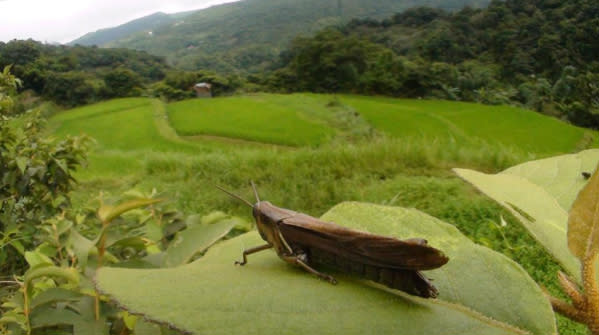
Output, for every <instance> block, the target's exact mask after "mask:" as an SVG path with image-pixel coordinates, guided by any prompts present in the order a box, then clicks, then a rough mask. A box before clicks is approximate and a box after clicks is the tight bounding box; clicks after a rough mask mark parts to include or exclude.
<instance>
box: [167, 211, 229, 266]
mask: <svg viewBox="0 0 599 335" xmlns="http://www.w3.org/2000/svg"><path fill="white" fill-rule="evenodd" d="M237 221H238V220H235V219H228V220H224V221H221V222H218V223H213V224H196V225H193V226H191V227H189V228H187V229H185V230H183V231H180V232H178V233H177V234H176V235H175V238H174V239H173V241H172V242H171V244H170V245H169V247H168V249H167V250H166V257H165V258H164V266H165V267H173V266H177V265H181V264H185V263H187V262H189V261H190V260H191V258H192V257H193V255H195V254H197V253H200V252H203V251H206V249H208V248H209V247H210V246H211V245H213V244H214V243H216V241H218V240H220V239H221V238H223V237H224V236H225V235H227V234H228V233H229V232H230V231H231V229H233V227H235V225H236V224H237Z"/></svg>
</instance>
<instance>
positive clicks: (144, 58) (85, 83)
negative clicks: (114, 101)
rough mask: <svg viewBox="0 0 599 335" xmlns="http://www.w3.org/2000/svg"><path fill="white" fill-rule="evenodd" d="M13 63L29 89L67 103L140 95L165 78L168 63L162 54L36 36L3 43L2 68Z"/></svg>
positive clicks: (67, 104) (60, 102)
mask: <svg viewBox="0 0 599 335" xmlns="http://www.w3.org/2000/svg"><path fill="white" fill-rule="evenodd" d="M11 64H13V65H14V66H13V72H14V74H15V75H16V76H17V77H20V78H21V79H23V81H24V84H23V85H22V89H23V90H32V91H33V92H35V93H36V94H37V95H40V96H42V97H44V98H46V99H49V100H52V101H54V102H55V103H57V104H59V105H63V106H76V105H83V104H87V103H90V102H94V101H98V100H101V99H104V98H107V97H121V96H130V95H140V94H141V88H142V87H143V85H145V84H146V83H148V82H153V81H157V80H160V79H162V78H163V77H164V72H165V71H166V70H167V68H168V67H167V65H166V64H165V62H164V60H163V59H162V58H160V57H156V56H151V55H149V54H147V53H144V52H138V51H132V50H126V49H99V48H96V47H82V46H75V47H65V46H52V45H47V44H42V43H39V42H35V41H32V40H27V41H20V40H14V41H11V42H8V43H0V68H1V67H4V66H7V65H11Z"/></svg>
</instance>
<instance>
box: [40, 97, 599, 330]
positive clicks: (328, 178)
mask: <svg viewBox="0 0 599 335" xmlns="http://www.w3.org/2000/svg"><path fill="white" fill-rule="evenodd" d="M339 103H340V105H339ZM331 104H332V105H335V106H333V107H331ZM206 105H211V106H212V108H213V110H212V111H210V112H209V113H205V114H215V115H216V117H215V118H208V116H209V115H200V114H202V113H203V110H202V108H200V107H202V106H204V107H205V106H206ZM218 106H220V107H222V109H220V108H217V107H218ZM247 106H250V107H251V109H250V110H251V111H252V112H250V113H247V112H244V111H243V110H244V109H245V108H246V107H247ZM165 109H168V112H169V114H170V118H171V121H172V124H173V125H174V126H175V127H176V128H178V129H179V130H181V129H182V128H183V127H187V130H188V131H189V132H192V133H193V132H196V131H197V132H200V130H201V129H208V128H206V127H207V126H210V127H213V128H212V129H213V130H214V129H216V130H215V132H216V133H219V134H225V133H224V131H225V130H226V131H227V132H229V133H231V134H236V136H240V135H239V134H242V133H245V134H248V130H251V131H252V132H255V131H256V129H251V128H253V126H251V127H248V126H246V125H245V122H246V120H244V118H247V121H248V122H255V121H256V120H259V122H255V123H254V124H253V125H255V126H256V127H257V126H261V125H264V124H267V128H266V129H270V130H273V129H276V126H277V125H276V124H273V123H280V124H279V125H278V126H279V127H283V128H282V129H285V130H284V131H274V132H270V133H269V132H266V133H265V134H266V135H264V134H262V136H266V137H267V138H268V140H269V141H273V142H276V143H283V142H285V140H281V138H284V137H285V136H287V137H293V138H294V139H293V141H299V142H295V144H307V145H308V146H305V147H301V146H300V147H296V148H294V149H288V148H285V147H279V146H269V145H254V144H252V143H247V144H243V145H242V144H240V143H237V142H228V141H219V140H209V139H201V141H193V142H186V141H184V140H182V139H180V138H178V137H177V136H176V134H174V132H173V131H172V129H170V128H169V127H168V124H167V123H166V121H167V119H166V110H165ZM277 111H282V113H283V115H284V116H285V117H284V118H274V119H273V118H269V117H268V115H272V113H276V112H277ZM292 111H293V112H292ZM356 111H357V112H358V114H357V115H358V116H356V113H355V112H356ZM219 113H220V114H219ZM231 115H235V116H236V117H239V118H240V119H239V120H237V121H236V122H237V123H231V122H227V121H225V120H226V117H227V116H231ZM348 115H349V116H355V117H356V119H353V120H352V121H351V122H349V123H347V122H345V123H344V122H341V123H340V122H339V120H338V118H344V117H347V116H348ZM360 117H362V118H360ZM252 120H254V121H252ZM366 120H367V121H368V122H370V123H371V124H372V125H373V127H374V128H375V129H377V131H379V132H382V133H386V134H388V136H374V137H372V136H370V137H368V136H366V137H361V138H360V137H359V138H358V139H357V140H353V141H350V142H347V141H344V139H345V138H346V137H344V136H340V134H341V135H343V134H345V133H346V132H348V131H350V130H348V129H347V128H348V125H356V124H357V125H358V126H364V123H366ZM200 122H201V123H200ZM301 122H307V124H308V125H311V126H310V127H308V126H307V125H303V126H302V127H303V128H301V129H304V131H296V130H294V129H291V128H289V127H290V126H293V125H294V124H295V123H301ZM233 125H237V126H236V127H234V126H233ZM50 126H51V128H52V129H54V130H55V132H56V134H58V135H60V136H62V135H65V134H78V133H80V132H82V131H84V132H87V133H89V134H90V135H91V136H93V137H94V138H96V140H97V141H98V144H97V147H96V150H95V151H94V153H93V154H92V156H91V160H90V165H89V167H88V168H87V169H85V170H82V171H81V172H79V173H78V177H79V179H80V180H81V181H82V184H81V187H80V189H79V190H78V191H77V192H76V193H75V194H74V200H75V202H76V203H85V202H87V201H88V200H90V199H92V198H94V197H95V196H96V195H97V194H98V192H100V191H107V192H108V193H109V194H118V193H120V192H123V191H125V190H128V189H131V188H136V189H139V190H142V191H146V192H147V191H150V190H151V189H152V188H157V189H158V191H160V192H162V193H163V194H164V196H165V197H167V198H169V199H172V205H173V206H174V207H176V208H178V209H179V210H182V211H183V212H185V213H187V214H192V213H204V214H205V213H207V212H209V211H212V210H215V209H218V210H222V211H226V212H231V213H235V214H237V215H241V216H244V217H246V218H247V219H248V220H250V215H249V211H248V209H247V208H246V207H243V205H241V204H239V203H237V202H234V201H231V200H230V199H229V198H228V197H226V196H224V195H223V194H222V193H221V192H219V191H218V190H216V189H215V188H214V187H213V185H214V184H215V183H216V184H219V185H223V186H226V187H228V188H230V189H232V190H233V191H234V192H237V193H239V194H240V195H241V196H243V197H245V198H247V199H251V198H252V197H253V196H252V194H251V191H250V189H249V187H248V186H247V182H248V180H254V181H255V182H256V183H257V185H258V188H259V191H260V194H261V196H262V198H264V199H268V200H271V201H272V202H273V203H274V204H277V205H281V206H283V207H287V208H292V209H294V210H298V211H302V212H305V213H309V214H311V215H314V216H319V215H321V214H322V213H324V212H325V211H326V210H328V209H329V208H330V207H332V206H333V205H334V204H336V203H339V202H341V201H345V200H356V201H365V202H372V203H381V204H392V205H398V206H404V207H415V208H418V209H420V210H422V211H425V212H427V213H429V214H431V215H434V216H436V217H439V218H441V219H442V220H445V221H447V222H450V223H452V224H454V225H456V226H457V227H458V228H459V229H460V230H461V231H462V232H464V233H465V234H466V235H467V236H469V237H470V238H471V239H473V240H474V241H476V242H478V243H482V244H485V245H487V246H489V247H491V248H493V249H495V250H498V251H501V252H503V253H505V254H507V255H508V256H510V257H512V258H514V259H515V260H516V261H518V262H519V263H521V264H523V265H524V267H525V268H526V269H527V270H528V271H529V273H530V274H531V275H532V276H533V278H534V279H535V280H537V281H539V282H541V283H542V284H543V285H544V286H546V287H548V288H549V290H550V291H551V292H552V293H554V294H558V292H559V291H558V290H557V289H556V287H557V283H556V280H555V272H556V271H557V269H558V266H557V265H556V263H555V262H554V261H553V260H552V259H551V258H550V257H549V256H548V255H547V254H546V253H545V251H544V250H543V249H542V248H541V247H540V246H538V244H536V242H535V241H534V240H532V238H531V237H530V236H529V235H528V234H527V233H526V232H525V231H524V229H523V228H522V227H521V226H520V225H519V224H517V223H516V222H515V221H514V219H513V218H511V217H510V216H509V214H507V213H506V212H503V211H502V210H501V209H500V208H499V207H498V206H497V205H495V204H494V203H493V202H492V201H490V200H488V199H487V198H485V197H483V196H481V195H480V194H478V193H477V192H475V191H474V190H473V189H472V188H471V187H470V186H468V185H466V184H465V183H464V182H462V181H461V180H459V179H457V178H456V177H455V176H454V175H453V174H452V173H451V172H450V171H449V168H451V167H454V166H460V167H471V168H475V169H479V170H486V171H498V170H501V169H504V168H506V167H508V166H511V165H513V164H516V163H518V162H522V161H524V160H529V159H532V158H536V157H541V156H546V155H551V154H559V153H563V152H571V151H575V150H578V149H580V148H578V147H577V146H578V145H579V143H580V141H581V139H583V137H584V136H585V135H584V134H585V131H583V130H581V129H578V128H575V127H571V126H569V125H566V124H564V123H561V122H559V121H555V120H553V119H549V118H546V117H542V116H540V115H538V114H535V113H533V112H528V111H522V110H519V109H513V108H506V107H484V106H479V105H473V104H462V103H451V102H441V101H413V100H394V99H386V98H373V97H356V96H341V97H334V96H330V95H313V94H301V95H259V96H251V97H234V98H223V99H213V100H209V101H208V100H192V101H185V102H180V103H176V104H172V105H170V106H167V107H165V106H164V105H163V104H162V103H160V102H159V101H157V100H151V99H139V98H137V99H119V100H113V101H110V102H106V103H101V104H96V105H92V106H87V107H83V108H78V109H74V110H70V111H66V112H63V113H60V114H58V115H55V116H54V117H53V118H52V119H51V121H50ZM218 126H220V127H222V128H221V129H218ZM312 127H314V128H312ZM312 129H319V131H324V132H325V133H326V134H331V133H332V134H336V135H337V137H335V138H333V139H331V140H330V141H323V140H322V137H314V134H313V132H312ZM518 129H521V130H518ZM249 133H250V134H251V132H249ZM315 133H318V132H315ZM519 133H522V134H523V135H519ZM557 134H559V136H556V135H557ZM591 137H592V138H593V139H595V143H596V138H597V136H596V134H595V133H593V135H592V136H591ZM315 138H316V139H317V140H314V139H315ZM325 138H326V139H328V137H325ZM433 138H435V139H436V140H431V139H433ZM254 139H255V138H254ZM298 139H299V140H298ZM448 139H449V140H448ZM313 141H314V142H313ZM314 143H320V146H318V147H314V146H311V145H313V144H314ZM519 145H522V146H523V148H524V149H514V148H512V146H519ZM500 215H503V217H505V218H507V220H508V225H507V226H506V227H501V226H500V225H499V224H498V223H499V222H500ZM559 324H560V329H561V331H562V333H564V334H566V333H567V334H573V333H580V334H583V333H584V332H579V331H580V329H579V328H576V327H574V326H572V324H571V323H569V322H566V321H564V320H563V319H560V321H559Z"/></svg>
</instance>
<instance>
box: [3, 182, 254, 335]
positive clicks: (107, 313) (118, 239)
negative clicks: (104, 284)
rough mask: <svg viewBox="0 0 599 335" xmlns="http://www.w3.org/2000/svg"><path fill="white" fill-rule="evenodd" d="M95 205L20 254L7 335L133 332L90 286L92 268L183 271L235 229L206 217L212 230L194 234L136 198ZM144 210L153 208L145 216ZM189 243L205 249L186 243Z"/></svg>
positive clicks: (170, 214) (205, 227) (203, 226)
mask: <svg viewBox="0 0 599 335" xmlns="http://www.w3.org/2000/svg"><path fill="white" fill-rule="evenodd" d="M153 195H155V194H150V196H153ZM131 196H134V197H138V196H147V195H144V194H140V193H139V192H134V191H131V192H128V195H126V196H125V199H126V198H129V197H131ZM100 200H101V201H100V206H99V207H98V208H97V209H96V210H94V211H93V213H91V212H86V211H82V212H79V211H75V210H68V211H64V212H63V213H61V214H60V215H58V216H56V217H53V218H50V219H48V220H45V221H44V222H43V223H42V224H41V225H40V227H41V232H40V234H39V235H40V236H39V237H40V240H39V242H38V244H37V247H36V248H35V249H34V250H33V251H27V252H26V256H25V257H26V258H27V261H28V265H29V269H28V270H27V271H26V272H25V274H24V276H23V277H22V278H17V279H18V280H17V281H15V283H16V284H18V285H19V287H20V288H19V290H18V291H17V292H15V293H14V295H13V297H12V299H10V300H5V301H7V302H5V303H4V304H3V305H2V308H3V309H4V312H5V313H4V315H3V317H2V318H0V325H5V326H7V327H9V328H13V329H14V332H13V334H21V331H23V332H26V333H27V334H29V333H33V334H41V331H43V330H44V329H53V328H55V327H57V326H65V325H67V326H70V327H72V330H68V329H66V330H64V332H61V334H63V333H65V334H66V333H68V334H108V332H109V328H110V324H111V323H112V324H116V325H114V326H113V327H112V330H111V334H117V333H118V334H122V333H123V332H125V331H127V327H128V328H129V329H130V330H132V329H133V328H135V324H136V322H135V321H136V320H133V321H132V322H131V324H130V325H129V326H127V325H126V323H125V324H123V323H119V322H118V321H119V320H120V319H121V318H123V317H124V316H123V315H122V313H120V312H119V310H118V309H117V308H116V306H113V305H111V304H109V303H107V302H106V300H105V299H104V298H102V297H101V296H100V295H99V294H98V293H97V292H96V291H95V289H94V288H93V287H92V281H93V276H94V273H95V271H96V270H97V268H99V267H100V266H101V265H102V264H105V263H106V264H111V265H112V266H122V267H127V266H133V267H159V266H161V264H160V263H158V264H155V262H154V261H153V260H154V259H166V260H168V262H166V263H167V264H168V265H169V266H173V265H176V264H185V263H187V262H188V261H189V260H191V259H192V257H193V256H194V255H196V254H198V253H200V252H202V251H204V250H205V249H207V248H208V247H209V246H210V245H211V244H212V243H214V242H215V241H216V240H217V239H220V238H222V237H223V236H225V235H226V234H227V233H228V232H229V231H230V230H231V229H232V228H233V227H234V226H235V225H236V224H237V223H238V222H239V221H238V219H235V218H231V217H230V216H228V215H219V216H218V217H214V215H211V216H206V219H204V218H202V221H208V219H209V218H210V222H211V223H197V224H195V225H194V226H193V227H192V226H190V225H188V224H185V223H184V222H183V220H182V217H181V215H180V213H178V212H175V211H172V210H169V209H168V208H164V207H157V206H156V204H157V203H158V202H160V201H161V200H160V199H151V198H134V199H130V200H124V201H123V200H121V201H119V202H118V203H116V204H114V205H111V204H108V203H105V199H102V198H101V199H100ZM108 202H109V203H110V202H112V201H110V200H108ZM147 206H152V207H150V208H149V209H143V208H144V207H147ZM198 228H199V229H198ZM242 229H243V228H242ZM86 236H88V237H86ZM190 237H193V238H194V239H197V240H204V241H205V242H204V243H202V244H201V246H196V245H193V244H190V243H189V242H185V239H187V238H190ZM71 310H75V311H77V313H73V312H72V311H71ZM15 327H16V328H15ZM19 329H20V330H19Z"/></svg>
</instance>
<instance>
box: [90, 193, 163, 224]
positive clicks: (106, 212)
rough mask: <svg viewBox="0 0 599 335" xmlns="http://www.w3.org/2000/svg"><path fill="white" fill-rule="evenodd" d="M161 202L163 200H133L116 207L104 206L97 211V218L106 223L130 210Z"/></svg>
mask: <svg viewBox="0 0 599 335" xmlns="http://www.w3.org/2000/svg"><path fill="white" fill-rule="evenodd" d="M162 201H163V199H135V200H129V201H126V202H124V203H122V204H119V205H118V206H110V205H104V206H102V207H100V208H99V209H98V218H100V220H101V221H102V222H106V223H107V222H110V221H112V220H113V219H114V218H116V217H118V216H120V215H121V214H123V213H126V212H128V211H130V210H133V209H136V208H140V207H145V206H148V205H153V204H156V203H159V202H162Z"/></svg>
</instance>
